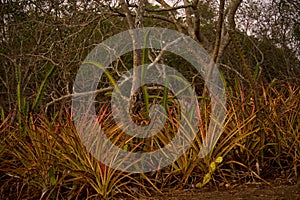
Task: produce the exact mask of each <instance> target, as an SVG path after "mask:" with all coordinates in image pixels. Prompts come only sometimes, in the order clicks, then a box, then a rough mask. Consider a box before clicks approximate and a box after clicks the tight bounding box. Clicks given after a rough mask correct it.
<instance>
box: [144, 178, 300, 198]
mask: <svg viewBox="0 0 300 200" xmlns="http://www.w3.org/2000/svg"><path fill="white" fill-rule="evenodd" d="M141 199H143V198H141ZM147 199H151V200H181V199H183V200H204V199H205V200H208V199H213V200H235V199H236V200H262V199H264V200H300V184H299V183H298V184H294V185H288V184H284V185H279V184H278V183H276V182H275V183H273V184H271V185H266V184H257V183H256V184H245V185H241V186H237V187H235V188H233V189H232V188H231V189H218V190H212V189H208V188H206V189H202V190H200V189H189V190H175V191H174V190H173V191H171V190H170V191H168V192H164V195H155V196H154V197H150V198H149V197H148V198H147Z"/></svg>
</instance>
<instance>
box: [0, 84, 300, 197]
mask: <svg viewBox="0 0 300 200" xmlns="http://www.w3.org/2000/svg"><path fill="white" fill-rule="evenodd" d="M257 94H258V95H257V96H258V97H257V98H258V99H257V104H258V105H257V106H256V104H255V103H254V101H253V97H252V96H251V94H248V93H246V92H244V89H243V87H242V85H241V84H240V83H239V82H238V81H237V82H236V84H235V85H234V86H232V87H227V117H226V121H225V125H224V128H223V132H222V135H221V137H220V139H219V141H218V143H217V144H216V146H215V148H214V149H213V151H212V152H210V153H209V155H207V156H206V157H205V158H202V159H200V158H199V157H198V152H199V149H200V147H201V142H202V140H203V137H205V136H204V135H205V134H204V132H205V131H206V130H207V128H208V127H207V126H208V124H209V123H208V122H209V117H208V116H209V113H210V107H209V106H208V107H205V108H203V109H202V110H201V116H202V117H201V122H199V133H198V134H197V136H196V138H195V140H194V142H193V144H192V145H191V147H190V148H189V149H188V150H187V151H186V152H185V153H184V154H183V155H182V156H181V157H180V158H179V159H177V160H176V161H175V162H174V163H173V164H171V165H169V166H167V167H164V168H163V169H160V170H157V171H155V172H149V173H144V174H143V173H142V174H135V173H125V172H122V171H118V170H115V169H112V168H109V167H107V166H105V165H103V164H102V163H100V162H99V161H98V160H97V159H96V158H94V157H93V156H92V155H91V154H90V153H89V151H88V150H87V149H86V148H85V146H84V145H83V144H82V143H81V141H80V138H79V136H78V134H77V132H76V129H75V127H74V125H73V123H72V119H71V114H70V113H69V112H68V110H66V111H65V112H64V114H63V116H60V117H53V118H51V119H49V117H45V116H44V115H42V114H34V113H31V114H28V116H26V120H24V121H23V122H22V126H20V124H19V123H20V121H19V120H18V121H17V122H15V123H12V120H11V119H12V116H14V113H11V114H10V115H8V116H3V117H2V123H1V125H0V198H1V199H109V198H118V197H129V198H135V197H145V198H146V197H147V196H151V195H152V194H153V193H163V191H164V190H165V189H168V188H171V187H172V188H192V187H198V188H202V187H204V186H206V185H208V184H210V185H215V186H220V185H224V183H225V184H230V183H242V182H249V181H263V182H265V183H268V180H269V179H275V178H276V177H281V178H284V179H288V180H296V178H297V177H299V173H300V170H299V169H300V101H299V99H300V87H299V85H297V84H293V83H287V82H279V81H278V82H273V83H270V84H268V85H261V86H259V88H258V90H257ZM175 115H176V112H175ZM98 116H99V119H98V120H99V123H100V124H101V126H102V128H103V129H104V130H105V134H106V135H108V136H110V137H111V138H112V140H113V141H115V143H116V144H117V145H118V146H119V147H120V148H124V149H126V150H128V151H151V150H153V149H156V148H158V147H160V145H166V144H167V143H168V142H169V141H170V139H172V137H173V136H174V132H175V131H176V129H177V124H178V121H177V120H178V119H177V117H178V116H177V117H176V116H175V117H174V116H173V117H169V120H168V123H166V125H165V126H164V129H163V130H162V133H163V134H160V135H158V136H156V137H153V138H152V139H150V140H134V139H130V137H128V136H126V135H124V133H123V132H122V131H121V130H120V129H119V127H118V126H117V125H116V124H115V123H114V122H113V120H112V116H111V112H110V111H109V109H108V107H107V106H105V105H104V106H103V107H102V108H101V109H100V111H99V115H98ZM120 139H125V140H122V141H126V142H123V143H122V142H119V143H118V140H120Z"/></svg>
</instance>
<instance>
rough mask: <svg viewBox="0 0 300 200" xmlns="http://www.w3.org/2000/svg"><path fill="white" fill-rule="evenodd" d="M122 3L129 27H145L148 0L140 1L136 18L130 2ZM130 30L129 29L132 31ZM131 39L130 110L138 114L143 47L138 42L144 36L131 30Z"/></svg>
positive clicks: (122, 1) (121, 1)
mask: <svg viewBox="0 0 300 200" xmlns="http://www.w3.org/2000/svg"><path fill="white" fill-rule="evenodd" d="M119 2H120V5H121V7H122V9H123V10H124V12H125V15H126V19H127V23H128V25H129V29H130V30H133V29H136V28H142V27H143V16H144V12H145V6H146V3H147V0H141V1H139V4H138V8H136V13H135V18H134V16H133V14H132V13H131V11H130V10H129V8H128V4H127V3H126V2H125V0H120V1H119ZM130 30H129V31H130ZM130 34H131V39H132V42H133V74H132V87H131V92H130V98H131V99H130V108H129V112H130V114H132V115H136V114H137V113H136V112H138V110H136V108H135V106H136V104H137V101H140V100H141V95H142V92H141V89H140V88H139V87H137V86H141V70H140V68H138V66H140V65H141V64H142V49H138V44H141V41H142V40H143V38H141V36H138V35H134V33H133V32H130ZM134 88H139V89H138V90H135V89H134Z"/></svg>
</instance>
